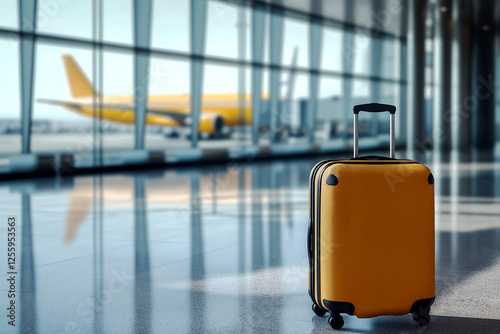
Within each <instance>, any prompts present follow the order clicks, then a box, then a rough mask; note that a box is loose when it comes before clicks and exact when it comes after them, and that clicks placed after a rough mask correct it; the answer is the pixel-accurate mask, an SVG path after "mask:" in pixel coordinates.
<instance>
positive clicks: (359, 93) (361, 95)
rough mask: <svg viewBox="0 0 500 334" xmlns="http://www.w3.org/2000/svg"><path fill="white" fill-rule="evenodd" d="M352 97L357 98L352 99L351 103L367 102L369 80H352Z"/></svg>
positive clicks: (368, 97)
mask: <svg viewBox="0 0 500 334" xmlns="http://www.w3.org/2000/svg"><path fill="white" fill-rule="evenodd" d="M352 97H353V98H358V100H355V101H353V104H360V103H368V102H369V101H368V100H369V99H370V97H371V96H370V81H368V80H364V79H354V80H352ZM362 101H364V102H362ZM358 102H359V103H358Z"/></svg>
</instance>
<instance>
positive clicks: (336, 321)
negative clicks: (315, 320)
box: [328, 312, 344, 329]
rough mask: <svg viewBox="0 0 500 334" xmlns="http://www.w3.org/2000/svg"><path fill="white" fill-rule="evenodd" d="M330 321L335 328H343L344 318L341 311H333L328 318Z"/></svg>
mask: <svg viewBox="0 0 500 334" xmlns="http://www.w3.org/2000/svg"><path fill="white" fill-rule="evenodd" d="M328 323H329V324H330V326H332V328H333V329H341V328H342V327H343V326H344V319H343V318H342V316H341V315H340V313H338V312H336V313H332V314H331V315H330V317H329V318H328Z"/></svg>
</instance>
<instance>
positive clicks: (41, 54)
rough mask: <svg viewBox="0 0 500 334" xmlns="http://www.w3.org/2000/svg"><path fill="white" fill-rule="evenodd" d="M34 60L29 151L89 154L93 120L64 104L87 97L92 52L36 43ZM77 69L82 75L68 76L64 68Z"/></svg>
mask: <svg viewBox="0 0 500 334" xmlns="http://www.w3.org/2000/svg"><path fill="white" fill-rule="evenodd" d="M63 55H64V56H63ZM35 57H36V59H35V82H34V87H33V89H34V104H33V121H32V124H31V149H32V151H33V152H73V151H79V152H80V153H81V154H83V155H87V154H91V153H92V145H93V144H92V136H91V133H92V117H91V116H90V115H88V116H86V115H84V114H82V113H80V112H79V111H78V110H75V109H73V108H71V107H64V104H63V103H64V102H74V101H78V99H85V98H86V97H85V96H84V95H86V94H85V91H86V89H85V88H88V85H87V84H86V82H91V80H92V51H91V50H90V49H87V48H70V47H67V46H61V45H53V44H47V43H38V44H37V52H36V56H35ZM77 66H78V68H79V69H81V72H80V71H78V72H76V71H75V72H74V73H73V74H74V75H73V76H71V77H70V76H68V75H67V72H66V69H71V68H73V69H76V68H77ZM79 73H81V75H79ZM80 88H81V89H80ZM81 102H83V100H82V101H81ZM86 111H87V112H89V110H88V109H86ZM90 112H91V110H90Z"/></svg>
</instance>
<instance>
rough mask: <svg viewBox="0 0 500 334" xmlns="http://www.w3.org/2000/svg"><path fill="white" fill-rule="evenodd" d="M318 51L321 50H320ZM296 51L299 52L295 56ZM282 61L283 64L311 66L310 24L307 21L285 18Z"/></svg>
mask: <svg viewBox="0 0 500 334" xmlns="http://www.w3.org/2000/svg"><path fill="white" fill-rule="evenodd" d="M317 51H318V52H319V50H317ZM295 52H296V53H297V54H296V56H294V53H295ZM295 57H296V60H295ZM294 61H295V64H294ZM281 62H282V64H283V65H288V66H292V67H293V66H299V67H306V68H308V67H309V26H308V24H307V23H304V22H302V21H299V20H295V19H290V18H287V17H285V18H284V20H283V52H282V60H281Z"/></svg>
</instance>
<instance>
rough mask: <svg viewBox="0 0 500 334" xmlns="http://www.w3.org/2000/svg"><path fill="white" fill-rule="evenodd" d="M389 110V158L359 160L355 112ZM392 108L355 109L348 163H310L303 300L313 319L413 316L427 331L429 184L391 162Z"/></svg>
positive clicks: (336, 323) (419, 168)
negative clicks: (307, 300)
mask: <svg viewBox="0 0 500 334" xmlns="http://www.w3.org/2000/svg"><path fill="white" fill-rule="evenodd" d="M360 111H368V112H382V111H389V112H390V119H391V126H390V129H391V156H390V157H389V158H387V157H380V156H365V157H358V113H359V112H360ZM395 112H396V107H394V106H391V105H384V104H378V103H372V104H365V105H357V106H355V107H354V158H351V159H345V160H325V161H321V162H319V163H318V164H316V165H315V166H314V167H313V169H312V171H311V174H310V178H309V194H310V198H309V217H310V218H309V231H308V239H307V247H308V255H309V295H310V296H311V299H312V301H313V311H314V312H315V313H316V314H317V315H318V316H323V315H325V314H326V313H327V312H328V313H329V314H330V317H329V318H328V323H329V324H330V325H331V326H332V327H333V328H335V329H340V328H342V326H343V324H344V321H343V319H342V316H341V315H340V314H341V313H346V314H349V315H356V316H357V317H359V318H368V317H374V316H380V315H402V314H408V313H412V314H413V318H414V319H415V320H416V321H417V322H418V323H420V324H422V325H425V324H428V323H429V321H430V315H429V312H430V307H431V305H432V303H433V302H434V296H435V275H434V178H433V176H432V173H431V171H430V170H429V168H427V167H426V166H424V165H422V164H420V163H418V162H415V161H412V160H398V159H395V158H394V150H395V144H394V123H395Z"/></svg>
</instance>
